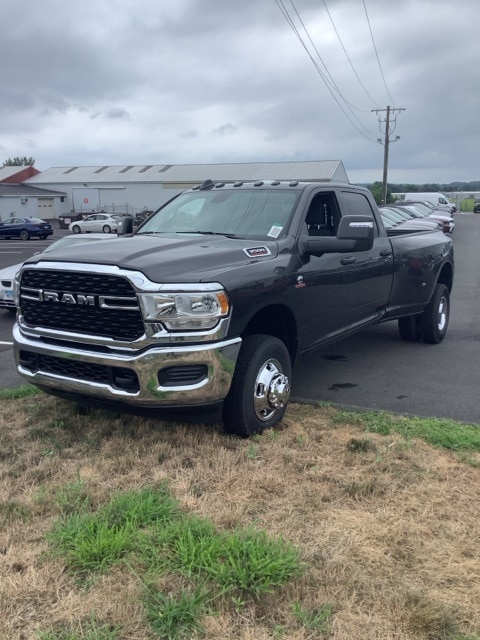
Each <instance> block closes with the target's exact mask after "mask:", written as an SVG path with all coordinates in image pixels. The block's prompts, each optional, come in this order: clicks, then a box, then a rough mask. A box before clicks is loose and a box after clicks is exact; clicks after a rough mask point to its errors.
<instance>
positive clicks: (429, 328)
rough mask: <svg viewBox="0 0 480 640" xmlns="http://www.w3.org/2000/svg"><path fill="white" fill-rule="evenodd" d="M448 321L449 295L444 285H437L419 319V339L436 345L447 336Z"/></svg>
mask: <svg viewBox="0 0 480 640" xmlns="http://www.w3.org/2000/svg"><path fill="white" fill-rule="evenodd" d="M449 319H450V293H449V291H448V287H447V286H446V285H444V284H437V285H436V287H435V289H434V290H433V295H432V297H431V299H430V302H429V303H428V305H427V307H426V309H425V311H424V312H423V313H422V315H421V316H420V319H419V323H418V327H419V331H420V337H421V339H422V340H423V341H424V342H428V343H430V344H438V343H439V342H441V341H442V340H443V339H444V337H445V336H446V334H447V329H448V321H449Z"/></svg>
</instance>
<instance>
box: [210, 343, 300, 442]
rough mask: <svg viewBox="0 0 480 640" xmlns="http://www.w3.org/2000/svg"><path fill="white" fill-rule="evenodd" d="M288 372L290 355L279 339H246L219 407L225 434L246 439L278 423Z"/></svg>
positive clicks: (287, 387)
mask: <svg viewBox="0 0 480 640" xmlns="http://www.w3.org/2000/svg"><path fill="white" fill-rule="evenodd" d="M291 373H292V365H291V361H290V355H289V353H288V350H287V348H286V346H285V345H284V344H283V342H281V340H278V339H277V338H273V337H272V336H268V335H261V334H258V335H252V336H247V337H246V338H245V339H244V341H243V344H242V347H241V350H240V354H239V357H238V361H237V366H236V368H235V373H234V376H233V381H232V386H231V387H230V391H229V394H228V396H227V397H226V399H225V401H224V404H223V424H224V428H225V431H226V432H227V433H233V434H236V435H238V436H241V437H243V438H248V437H249V436H252V435H254V434H256V433H262V431H264V430H265V429H268V428H269V427H273V426H275V425H276V424H277V423H278V422H280V420H281V419H282V418H283V415H284V414H285V410H286V407H287V403H288V400H289V397H290V378H291Z"/></svg>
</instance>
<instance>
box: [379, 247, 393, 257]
mask: <svg viewBox="0 0 480 640" xmlns="http://www.w3.org/2000/svg"><path fill="white" fill-rule="evenodd" d="M391 255H392V250H391V249H382V251H380V257H382V258H388V256H391Z"/></svg>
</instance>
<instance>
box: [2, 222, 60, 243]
mask: <svg viewBox="0 0 480 640" xmlns="http://www.w3.org/2000/svg"><path fill="white" fill-rule="evenodd" d="M52 234H53V229H52V225H51V224H50V223H49V222H45V220H40V218H8V219H7V220H4V221H3V222H0V238H5V239H6V240H10V238H20V239H21V240H30V238H40V240H45V238H48V236H51V235H52Z"/></svg>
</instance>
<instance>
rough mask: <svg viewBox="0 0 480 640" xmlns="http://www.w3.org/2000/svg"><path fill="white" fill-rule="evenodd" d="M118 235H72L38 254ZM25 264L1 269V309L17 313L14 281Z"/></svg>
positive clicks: (53, 243)
mask: <svg viewBox="0 0 480 640" xmlns="http://www.w3.org/2000/svg"><path fill="white" fill-rule="evenodd" d="M117 237H118V236H116V235H111V236H106V235H105V234H103V233H89V234H88V235H84V236H82V235H70V236H64V237H63V238H59V239H58V240H55V242H52V244H49V245H48V247H45V249H44V250H43V251H38V252H37V253H42V254H44V253H50V252H51V251H54V250H55V249H60V248H62V247H68V246H69V245H72V244H78V243H80V242H85V241H86V240H88V241H95V240H109V239H112V240H113V239H114V238H117ZM22 264H23V262H20V263H18V264H13V265H12V266H11V267H5V268H4V269H0V309H7V311H11V312H12V313H15V312H16V310H17V307H16V305H15V299H14V294H13V281H14V280H15V276H16V274H17V272H18V270H19V269H20V267H21V266H22Z"/></svg>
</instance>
